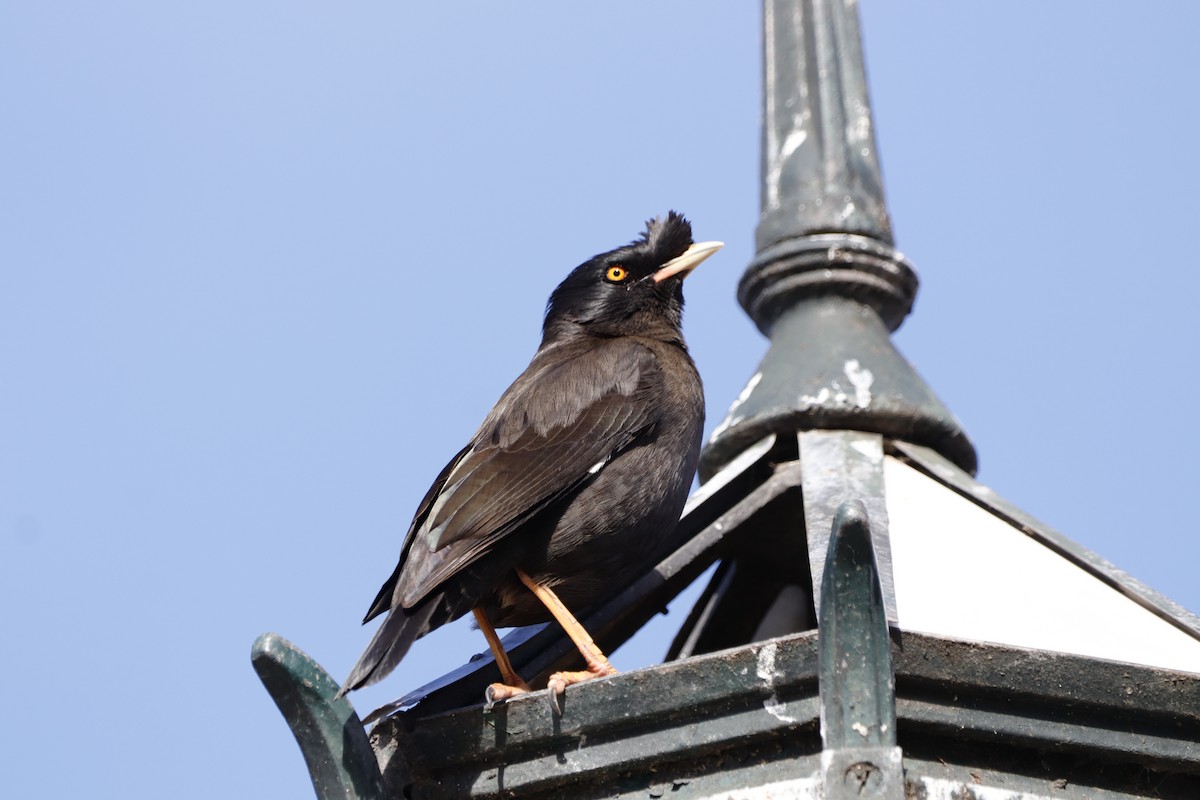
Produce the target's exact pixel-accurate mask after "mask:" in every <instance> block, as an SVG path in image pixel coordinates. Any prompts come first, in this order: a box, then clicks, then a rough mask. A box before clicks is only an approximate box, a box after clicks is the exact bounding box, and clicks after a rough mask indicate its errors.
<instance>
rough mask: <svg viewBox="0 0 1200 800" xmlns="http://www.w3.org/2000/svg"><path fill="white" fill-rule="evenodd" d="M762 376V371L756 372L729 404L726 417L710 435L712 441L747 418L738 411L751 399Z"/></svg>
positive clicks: (709, 438)
mask: <svg viewBox="0 0 1200 800" xmlns="http://www.w3.org/2000/svg"><path fill="white" fill-rule="evenodd" d="M762 377H763V374H762V373H761V372H756V373H754V376H753V377H752V378H750V380H749V381H747V382H746V388H744V389H742V391H741V393H740V394H738V396H737V397H736V398H735V399H734V401H733V402H732V403H731V404H730V405H729V411H728V413H726V414H725V419H724V420H723V421H722V422H721V424H720V425H718V426H717V427H716V428H715V429H714V430H713V432H712V435H711V436H709V437H708V440H709V441H710V442H712V441H715V440H716V438H717V437H718V436H720V435H721V434H722V433H724V432H725V431H727V430H729V429H730V428H732V427H733V426H734V425H737V424H738V423H739V422H741V421H742V420H744V419H745V417H744V416H738V415H736V412H737V410H738V408H739V407H740V406H741V405H742V403H744V402H746V401H747V400H748V399H750V393H751V392H753V391H754V387H755V386H758V383H759V381H761V380H762Z"/></svg>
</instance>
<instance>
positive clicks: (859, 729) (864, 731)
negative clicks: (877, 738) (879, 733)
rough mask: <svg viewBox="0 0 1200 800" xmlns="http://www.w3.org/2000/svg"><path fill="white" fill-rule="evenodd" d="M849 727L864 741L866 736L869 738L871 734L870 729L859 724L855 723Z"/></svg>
mask: <svg viewBox="0 0 1200 800" xmlns="http://www.w3.org/2000/svg"><path fill="white" fill-rule="evenodd" d="M850 727H851V728H853V729H854V730H855V732H856V733H858V735H859V736H861V737H863V738H864V739H865V738H867V737H868V736H870V734H871V729H870V728H868V727H867V726H866V725H863V724H862V723H861V722H856V723H854V724H853V725H851V726H850Z"/></svg>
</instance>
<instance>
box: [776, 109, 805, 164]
mask: <svg viewBox="0 0 1200 800" xmlns="http://www.w3.org/2000/svg"><path fill="white" fill-rule="evenodd" d="M803 124H804V120H803V119H801V118H800V117H799V116H797V115H793V120H792V125H794V126H795V127H796V128H798V130H793V131H791V132H790V133H788V135H787V138H786V139H784V140H783V147H782V148H780V150H779V160H780V161H785V160H787V159H788V158H789V157H790V156H791V155H792V153H794V152H796V151H797V150H798V149H800V145H802V144H804V141H805V140H806V139H808V131H806V130H804V129H803V128H800V126H801V125H803Z"/></svg>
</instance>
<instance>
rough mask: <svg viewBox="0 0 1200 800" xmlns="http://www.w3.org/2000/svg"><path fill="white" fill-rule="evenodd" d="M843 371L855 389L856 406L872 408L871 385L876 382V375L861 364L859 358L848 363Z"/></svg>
mask: <svg viewBox="0 0 1200 800" xmlns="http://www.w3.org/2000/svg"><path fill="white" fill-rule="evenodd" d="M842 371H843V372H845V373H846V378H848V379H849V381H850V385H851V386H853V387H854V405H856V406H858V407H859V408H867V407H868V406H870V405H871V384H873V383H874V382H875V375H874V373H872V372H871V370H869V369H867V368H866V367H864V366H862V365H861V364H859V363H858V359H857V358H852V359H850V360H849V361H847V362H846V363H845V365H844V366H843V367H842Z"/></svg>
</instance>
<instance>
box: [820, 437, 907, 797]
mask: <svg viewBox="0 0 1200 800" xmlns="http://www.w3.org/2000/svg"><path fill="white" fill-rule="evenodd" d="M803 448H804V443H803V441H801V454H802V455H801V457H803V452H804V450H803ZM879 456H880V460H881V461H882V456H883V452H882V448H881V449H880V453H879ZM806 490H807V487H806ZM871 527H872V525H871V521H870V519H869V518H868V515H867V509H866V506H864V505H863V503H862V502H861V501H858V500H848V501H845V502H843V503H842V504H841V505H840V506H839V507H838V510H837V514H836V515H835V516H834V519H833V522H832V528H831V535H830V537H829V555H828V557H827V558H826V559H825V565H824V572H823V575H824V577H823V578H822V580H821V595H822V597H823V601H822V603H821V610H820V613H819V616H818V619H819V625H818V631H819V633H818V655H819V660H818V663H819V667H820V676H821V677H820V691H821V738H822V740H823V741H824V743H825V752H824V753H823V754H822V762H821V763H822V776H823V782H824V791H825V797H826V800H843V799H844V800H855V799H857V798H868V797H870V798H880V800H883V798H888V800H903V797H904V770H903V767H902V760H901V752H900V748H898V747H897V746H896V695H895V689H896V686H895V680H894V678H893V675H892V657H891V650H890V647H891V643H890V640H889V638H888V621H887V614H886V613H885V611H884V606H883V596H882V594H881V593H880V584H879V572H878V570H877V568H876V565H875V552H874V547H873V544H872V540H873V537H872V531H871Z"/></svg>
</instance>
